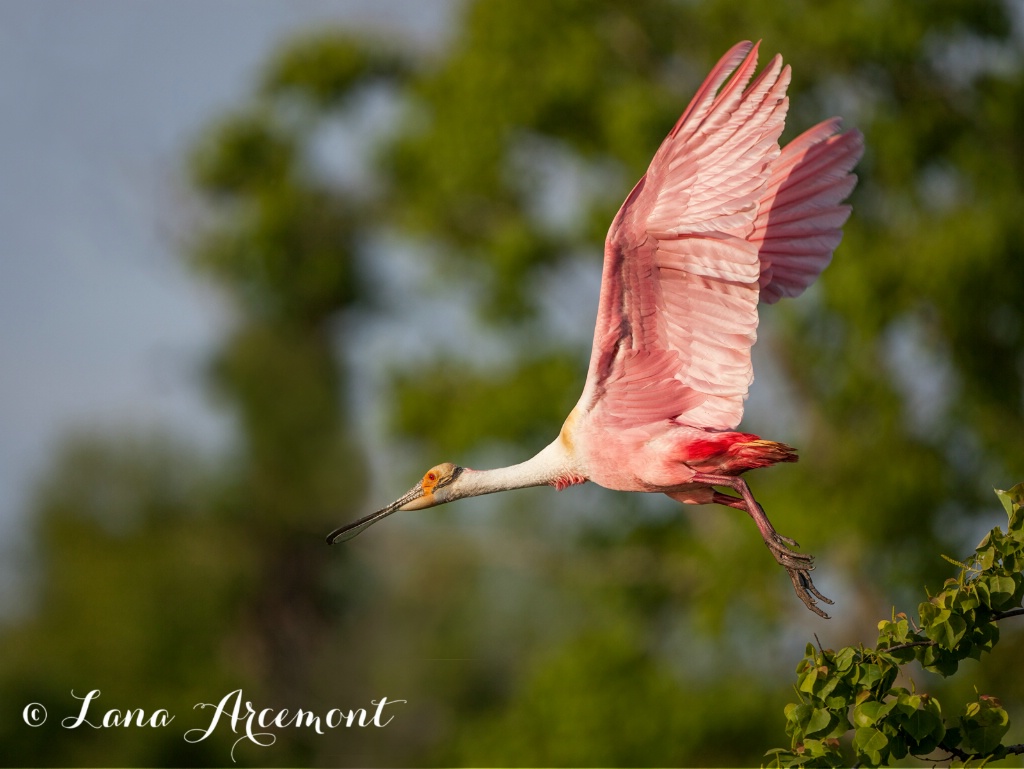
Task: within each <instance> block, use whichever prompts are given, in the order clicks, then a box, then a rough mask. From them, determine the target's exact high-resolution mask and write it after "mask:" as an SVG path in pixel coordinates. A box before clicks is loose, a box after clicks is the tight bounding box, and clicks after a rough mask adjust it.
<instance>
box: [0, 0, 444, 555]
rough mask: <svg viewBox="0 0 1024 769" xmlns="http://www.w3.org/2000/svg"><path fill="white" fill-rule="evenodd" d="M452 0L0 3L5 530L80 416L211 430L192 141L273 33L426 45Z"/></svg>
mask: <svg viewBox="0 0 1024 769" xmlns="http://www.w3.org/2000/svg"><path fill="white" fill-rule="evenodd" d="M450 9H451V4H450V3H449V2H446V1H445V0H426V1H424V0H342V1H339V2H322V1H314V0H305V1H302V2H296V1H294V0H293V1H292V2H268V1H266V0H219V1H218V2H216V3H210V2H205V1H203V2H199V1H197V0H185V1H182V0H175V1H174V2H171V1H170V0H163V1H161V2H138V1H137V0H117V1H115V0H92V1H91V2H88V3H72V2H63V1H62V0H18V1H12V0H5V1H4V2H3V3H2V4H0V73H2V74H0V109H2V114H3V119H2V120H0V329H2V330H0V537H3V538H4V539H5V540H6V539H7V538H8V536H9V535H13V534H15V533H16V531H17V523H18V522H19V521H20V520H22V519H23V514H24V511H25V502H26V499H27V495H28V493H29V492H30V489H31V484H32V481H33V479H34V478H35V477H37V476H38V474H39V473H40V472H42V471H43V470H44V469H45V467H46V460H47V457H48V452H49V451H50V450H52V448H53V447H54V446H55V445H56V444H57V442H58V441H59V439H60V436H61V435H63V434H64V433H66V432H67V431H68V430H69V429H79V430H81V429H90V428H101V429H105V428H109V427H117V426H118V425H122V426H123V425H132V426H137V425H171V426H173V427H174V429H175V430H177V431H179V432H181V433H184V435H186V436H187V437H190V438H194V439H196V440H199V441H201V442H204V443H206V444H208V445H213V446H215V445H217V443H218V441H219V440H221V439H222V438H223V436H224V433H225V423H224V422H223V419H222V417H220V416H218V415H217V414H216V413H215V412H214V411H213V410H212V409H211V408H210V406H209V405H208V404H207V403H206V401H205V400H204V397H203V394H202V390H201V388H200V387H199V382H198V376H197V374H198V371H199V369H200V367H201V366H202V365H203V363H204V361H205V359H206V356H207V354H208V352H209V351H210V350H211V346H212V345H213V343H214V341H215V340H216V339H217V337H218V335H219V334H220V332H221V331H222V330H223V329H224V324H225V322H226V316H225V313H224V310H223V308H222V307H221V306H220V304H219V302H218V300H217V297H216V296H215V295H214V294H213V293H212V291H211V290H210V289H209V288H208V287H205V286H203V285H202V284H201V283H198V282H196V281H195V280H194V279H192V278H191V277H189V276H188V275H187V274H186V273H185V271H184V270H183V269H182V267H181V266H180V264H179V261H178V257H177V253H176V249H175V243H176V239H177V238H180V237H181V235H182V232H181V227H182V226H183V224H184V222H185V221H186V218H185V216H184V202H185V200H186V198H185V193H184V187H183V184H182V182H181V176H180V169H181V166H182V162H181V161H182V158H183V157H184V154H185V152H186V150H187V147H188V146H189V142H190V140H191V139H193V138H194V137H195V135H196V133H197V132H198V131H199V130H200V128H201V127H202V126H203V125H204V123H206V121H208V120H209V119H210V118H212V117H213V116H215V115H216V114H218V112H220V111H222V110H224V109H226V108H228V107H230V106H231V105H232V104H234V103H237V102H239V101H241V100H242V99H244V97H245V96H246V94H247V93H248V90H249V89H250V88H251V86H252V84H253V82H254V79H255V76H256V73H257V71H258V68H259V66H260V64H261V62H263V61H264V60H265V58H266V56H267V55H268V54H269V52H270V51H271V50H272V48H273V47H274V46H275V45H276V44H278V43H280V42H281V41H282V40H284V39H286V38H287V37H288V36H289V35H291V34H294V33H297V32H300V31H302V30H304V29H308V28H309V27H311V26H314V25H317V24H321V23H324V22H333V23H338V24H344V25H346V26H352V27H356V28H367V27H368V28H378V29H380V28H384V29H400V30H401V31H402V32H403V34H406V35H411V36H413V37H414V38H415V39H417V40H418V41H420V42H423V43H429V42H430V41H431V40H437V39H438V38H439V37H440V36H441V35H442V34H443V32H444V30H445V28H446V26H447V23H448V14H449V13H450Z"/></svg>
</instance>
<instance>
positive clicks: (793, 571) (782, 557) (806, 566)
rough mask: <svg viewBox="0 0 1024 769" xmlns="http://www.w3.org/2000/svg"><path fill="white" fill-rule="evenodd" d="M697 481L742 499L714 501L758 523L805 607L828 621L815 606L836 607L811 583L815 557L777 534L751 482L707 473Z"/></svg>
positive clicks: (727, 497)
mask: <svg viewBox="0 0 1024 769" xmlns="http://www.w3.org/2000/svg"><path fill="white" fill-rule="evenodd" d="M693 481H694V482H695V483H706V484H708V485H709V486H727V487H729V488H730V489H732V490H733V491H735V492H736V493H737V494H739V495H740V496H739V497H733V496H730V495H729V494H723V493H721V492H718V491H716V492H714V494H713V496H712V501H713V502H715V503H716V504H719V505H726V506H728V507H733V508H736V509H737V510H743V511H745V512H746V513H747V515H749V516H750V517H751V518H753V519H754V523H755V524H757V529H758V531H760V532H761V538H762V539H763V540H764V543H765V545H767V546H768V549H769V550H770V551H771V553H772V555H773V556H774V557H775V560H776V561H778V562H779V564H780V565H781V566H782V567H783V568H784V569H785V570H786V572H787V573H788V574H789V579H790V580H791V581H792V583H793V590H794V591H795V592H796V595H797V597H798V598H799V599H800V600H801V601H803V602H804V606H806V607H807V608H808V609H810V610H811V611H813V612H814V613H815V614H817V615H818V616H819V617H824V618H825V619H828V618H829V617H828V615H827V614H826V613H825V612H824V611H822V610H821V608H820V607H819V606H818V605H817V603H816V602H815V599H817V600H820V601H823V602H825V603H828V604H831V603H832V601H831V600H829V599H828V598H826V597H825V596H823V595H822V594H821V593H819V592H818V589H817V588H816V587H814V582H812V581H811V570H812V569H814V557H813V556H811V555H808V554H806V553H797V552H795V551H794V550H792V549H790V548H792V547H799V546H800V545H799V544H798V543H797V542H796V541H795V540H792V539H790V538H789V537H784V536H782V535H781V534H779V533H778V532H777V531H775V527H774V526H772V523H771V521H769V520H768V516H767V515H765V512H764V509H762V507H761V505H759V504H758V503H757V500H756V499H754V495H753V494H752V493H751V491H750V487H749V486H747V482H746V481H744V480H743V479H742V478H739V477H738V476H734V475H709V474H705V473H697V475H695V476H694V477H693Z"/></svg>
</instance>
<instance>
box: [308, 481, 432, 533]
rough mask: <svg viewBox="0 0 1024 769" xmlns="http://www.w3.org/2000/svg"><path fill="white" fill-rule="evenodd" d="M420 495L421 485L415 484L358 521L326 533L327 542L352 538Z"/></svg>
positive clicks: (421, 493)
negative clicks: (384, 505)
mask: <svg viewBox="0 0 1024 769" xmlns="http://www.w3.org/2000/svg"><path fill="white" fill-rule="evenodd" d="M422 496H423V487H422V486H421V485H420V484H416V486H414V487H413V488H412V489H410V490H409V491H408V492H407V493H406V494H404V495H403V496H402V497H400V498H399V499H396V500H395V501H394V502H392V503H391V504H390V505H388V506H387V507H384V508H381V509H380V510H378V511H377V512H375V513H370V514H369V515H367V516H365V517H363V518H360V519H359V520H358V521H353V522H352V523H347V524H345V525H344V526H339V527H338V528H337V529H335V530H334V531H332V532H331V533H330V534H328V535H327V544H328V545H333V544H335V543H336V542H346V541H348V540H350V539H352V537H354V536H356V535H357V534H359V533H360V532H363V531H365V530H366V529H368V528H369V527H370V526H372V525H373V524H375V523H376V522H377V521H380V520H383V519H384V518H387V517H388V516H389V515H391V514H392V513H396V512H398V511H399V510H401V509H402V506H403V505H407V504H409V503H410V502H412V501H413V500H414V499H418V498H419V497H422Z"/></svg>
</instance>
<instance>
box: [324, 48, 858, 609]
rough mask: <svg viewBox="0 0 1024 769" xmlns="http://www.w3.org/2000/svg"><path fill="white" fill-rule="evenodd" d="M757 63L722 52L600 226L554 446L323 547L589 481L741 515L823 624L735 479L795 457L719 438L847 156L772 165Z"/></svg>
mask: <svg viewBox="0 0 1024 769" xmlns="http://www.w3.org/2000/svg"><path fill="white" fill-rule="evenodd" d="M757 48H758V46H757V45H752V44H751V43H749V42H742V43H739V44H737V45H735V46H733V48H732V49H731V50H730V51H728V53H726V54H725V56H723V57H722V59H721V60H720V61H719V62H718V64H717V65H716V66H715V68H714V69H713V70H711V73H710V74H709V75H708V77H707V79H706V80H705V81H704V83H703V84H702V85H701V87H700V89H699V90H698V91H697V94H696V95H695V96H694V98H693V101H691V102H690V105H689V106H688V107H687V108H686V111H685V112H684V113H683V115H682V117H681V118H679V121H678V122H677V123H676V125H675V127H674V128H673V129H672V131H671V132H670V133H669V135H668V137H667V138H666V139H665V141H664V142H663V143H662V145H661V147H659V148H658V151H657V153H656V154H655V155H654V159H653V160H652V161H651V165H650V167H649V168H648V169H647V173H646V174H645V175H644V177H643V178H642V179H641V180H640V181H639V182H638V183H637V185H636V186H635V187H634V188H633V191H632V192H630V193H629V196H628V197H627V198H626V202H625V203H623V204H622V208H621V209H619V212H618V214H617V215H616V217H615V219H614V220H613V221H612V225H611V228H610V230H609V232H608V238H607V241H606V243H605V256H604V272H603V276H602V281H601V297H600V303H599V305H598V313H597V328H596V330H595V332H594V346H593V351H592V353H591V358H590V369H589V371H588V373H587V381H586V384H585V386H584V388H583V395H582V396H581V397H580V400H579V402H578V403H577V404H576V407H575V408H574V409H573V410H572V412H571V413H570V414H569V417H568V418H567V419H566V420H565V424H564V425H563V426H562V429H561V432H559V434H558V437H557V438H556V439H555V440H554V441H552V442H551V443H550V444H549V445H548V446H546V447H545V448H544V449H542V450H541V451H540V452H539V453H538V454H537V455H536V456H534V457H533V458H532V459H528V460H526V461H525V462H522V463H521V464H518V465H513V466H512V467H504V468H499V469H495V470H472V469H470V468H466V467H459V466H458V465H454V464H452V463H450V462H446V463H443V464H440V465H437V466H436V467H433V468H431V469H430V470H428V471H427V472H426V474H424V476H423V478H422V479H421V480H420V481H419V482H418V483H417V484H416V485H415V486H414V487H413V488H412V489H410V490H409V492H408V493H406V494H405V495H403V496H402V497H401V498H399V499H397V500H395V501H394V502H392V503H391V504H390V505H388V506H387V507H385V508H383V509H381V510H378V511H377V512H375V513H373V514H371V515H368V516H366V517H365V518H362V519H360V520H358V521H355V522H354V523H351V524H348V525H346V526H342V527H341V528H339V529H337V530H335V531H333V532H331V534H330V535H329V536H328V537H327V541H328V542H329V543H334V542H339V541H343V540H347V539H350V538H351V537H354V536H355V535H356V534H358V533H359V532H361V531H363V530H364V529H366V528H367V527H368V526H370V525H371V524H373V523H375V522H377V521H379V520H381V519H382V518H384V517H386V516H388V515H390V514H391V513H394V512H396V511H399V510H421V509H424V508H428V507H434V506H435V505H441V504H445V503H447V502H452V501H454V500H456V499H462V498H464V497H474V496H479V495H481V494H490V493H492V492H496V491H507V490H510V489H519V488H525V487H528V486H542V485H551V486H554V487H556V488H558V489H564V488H566V487H568V486H572V485H574V484H578V483H583V482H584V481H593V482H594V483H597V484H599V485H601V486H604V487H605V488H609V489H617V490H619V491H647V492H663V493H665V494H667V495H668V496H670V497H671V498H672V499H675V500H677V501H678V502H682V503H684V504H691V505H701V504H710V503H713V504H719V505H726V506H728V507H732V508H736V509H737V510H743V511H745V512H746V513H747V514H748V515H750V517H751V518H752V519H753V520H754V523H755V524H757V528H758V531H760V533H761V537H762V538H763V539H764V543H765V544H766V545H767V546H768V549H769V550H770V551H771V553H772V555H773V556H774V557H775V560H776V561H778V563H779V564H781V565H782V566H783V568H785V569H786V571H787V572H788V574H789V577H790V579H791V580H792V583H793V588H794V590H795V591H796V594H797V596H798V597H799V598H800V599H801V600H802V601H803V602H804V604H805V605H806V606H807V608H809V609H810V610H811V611H813V612H815V613H816V614H818V615H820V616H822V617H826V618H827V617H828V615H827V614H826V613H825V612H824V611H823V610H822V609H821V608H820V607H819V606H818V604H817V601H818V600H820V601H823V602H825V603H832V601H831V600H829V599H828V598H826V597H825V596H824V595H822V594H821V593H820V592H818V590H817V589H816V588H815V586H814V583H813V582H812V581H811V576H810V572H811V570H812V568H813V557H812V556H810V555H808V554H805V553H800V552H797V551H795V550H793V547H798V545H797V543H796V542H795V541H793V540H792V539H790V538H788V537H784V536H782V535H781V534H779V533H778V532H776V531H775V528H774V527H773V526H772V524H771V522H770V521H769V520H768V516H767V515H765V512H764V510H763V509H762V508H761V506H760V505H759V504H758V503H757V501H756V500H755V499H754V495H753V494H752V493H751V491H750V488H749V487H748V486H747V483H746V481H744V480H743V478H741V477H740V476H741V475H742V473H744V472H746V471H747V470H753V469H755V468H759V467H767V466H769V465H773V464H775V463H777V462H795V461H796V459H797V456H796V452H795V450H794V449H793V448H791V447H790V446H787V445H786V444H784V443H778V442H776V441H771V440H766V439H763V438H760V437H758V436H757V435H752V434H750V433H744V432H736V431H735V428H736V426H737V425H738V424H739V422H740V418H741V417H742V415H743V401H744V400H745V399H746V397H747V390H748V388H749V386H750V383H751V382H752V381H753V370H752V366H751V359H750V349H751V346H752V345H753V344H754V341H755V339H756V336H757V321H758V313H757V305H758V303H759V302H760V303H762V304H772V303H773V302H775V301H777V300H778V299H780V298H782V297H792V296H797V295H799V294H800V293H802V292H803V291H804V289H806V288H807V286H809V285H810V284H811V283H812V282H813V281H814V280H815V278H817V277H818V275H819V274H820V273H821V271H822V270H823V269H825V267H826V266H827V265H828V263H829V261H830V260H831V258H832V252H833V250H834V249H835V248H836V246H838V245H839V241H840V240H841V238H842V232H841V229H840V228H841V227H842V225H843V224H844V222H845V221H846V219H847V217H848V216H849V215H850V207H849V206H847V205H842V201H843V200H844V199H845V198H846V197H847V196H848V195H849V194H850V192H851V191H852V189H853V187H854V184H855V183H856V180H857V177H856V176H854V175H853V174H852V173H851V170H852V169H853V167H854V166H855V165H856V163H857V161H858V160H859V159H860V156H861V153H862V151H863V140H862V137H861V135H860V133H859V132H857V131H848V132H846V133H840V132H839V131H840V123H839V120H838V119H832V120H827V121H825V122H823V123H820V124H818V125H816V126H814V127H813V128H811V129H810V130H808V131H806V132H805V133H803V134H802V135H800V136H799V137H797V138H796V139H794V140H793V141H792V142H791V143H789V144H788V145H786V147H785V148H781V149H780V147H779V135H780V134H781V133H782V129H783V126H784V123H785V118H786V110H787V107H788V103H789V102H788V98H787V97H786V88H787V86H788V85H789V80H790V70H789V66H788V65H787V66H783V65H782V60H781V57H779V56H778V55H776V56H775V57H773V58H772V60H771V61H770V62H769V63H768V66H767V67H766V68H765V69H764V70H763V71H762V72H761V74H760V75H759V76H758V77H757V78H756V79H753V80H752V78H753V75H754V70H755V69H756V66H757ZM730 76H731V77H730ZM720 489H728V490H730V491H731V492H732V493H728V492H726V491H721V490H720Z"/></svg>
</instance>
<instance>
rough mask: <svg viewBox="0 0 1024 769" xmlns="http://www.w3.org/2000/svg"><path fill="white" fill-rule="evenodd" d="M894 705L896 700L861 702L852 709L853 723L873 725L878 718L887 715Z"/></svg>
mask: <svg viewBox="0 0 1024 769" xmlns="http://www.w3.org/2000/svg"><path fill="white" fill-rule="evenodd" d="M895 705H896V700H889V701H888V702H879V701H878V700H868V701H867V702H863V703H861V704H859V705H857V707H855V708H854V709H853V723H854V724H855V725H856V726H874V725H875V723H876V722H877V721H878V719H880V718H883V717H885V716H886V715H888V713H889V712H890V711H891V710H892V709H893V707H894V706H895Z"/></svg>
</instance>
